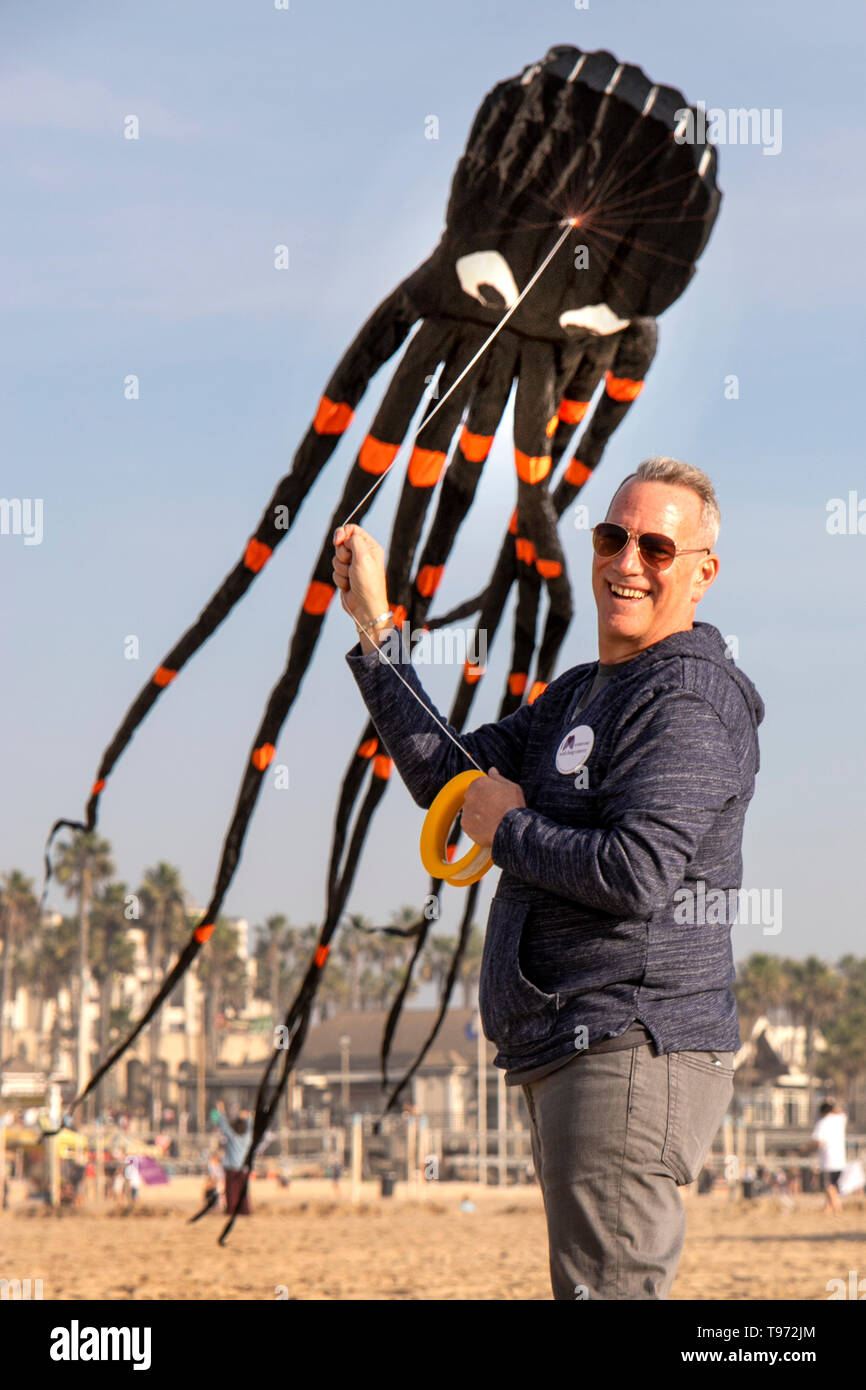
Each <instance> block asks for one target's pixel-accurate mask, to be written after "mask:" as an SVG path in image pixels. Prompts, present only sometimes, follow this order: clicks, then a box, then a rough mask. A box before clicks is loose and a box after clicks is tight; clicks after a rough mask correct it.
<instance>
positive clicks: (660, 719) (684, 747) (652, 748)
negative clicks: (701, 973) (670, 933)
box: [493, 691, 742, 918]
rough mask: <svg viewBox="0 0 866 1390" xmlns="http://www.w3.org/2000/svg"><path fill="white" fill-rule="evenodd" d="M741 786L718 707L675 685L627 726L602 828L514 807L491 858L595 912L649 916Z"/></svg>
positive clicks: (610, 775)
mask: <svg viewBox="0 0 866 1390" xmlns="http://www.w3.org/2000/svg"><path fill="white" fill-rule="evenodd" d="M589 775H590V778H591V777H592V772H591V770H590V773H589ZM741 785H742V779H741V775H740V770H739V767H738V765H737V762H736V759H735V757H734V753H733V750H732V748H731V745H730V740H729V739H728V735H727V731H726V730H725V727H724V725H723V724H722V722H721V720H720V719H719V716H718V715H717V714H716V712H715V710H714V709H713V708H712V706H711V705H710V704H709V703H708V702H707V701H706V700H704V699H703V698H702V697H701V696H699V695H695V694H693V693H691V692H687V691H673V692H671V693H669V694H666V695H663V696H660V697H659V698H658V699H656V700H654V701H653V702H651V703H650V704H648V705H646V706H644V707H643V709H641V710H640V711H639V712H638V713H637V714H636V715H634V716H633V717H632V718H631V719H630V720H628V722H627V723H626V725H625V727H624V728H623V729H622V730H621V732H620V736H619V738H618V740H617V743H616V745H615V747H614V750H613V754H612V757H611V760H610V766H609V771H608V772H607V775H606V776H605V778H604V781H603V782H602V783H601V785H600V786H599V788H598V800H597V806H598V818H599V822H600V828H599V829H582V830H573V829H570V828H569V827H567V826H563V825H560V824H558V823H557V822H555V821H552V820H550V819H548V818H547V817H546V816H542V815H540V814H539V813H538V812H536V811H532V810H529V809H528V808H523V807H517V808H515V809H513V810H510V811H506V813H505V815H504V816H503V818H502V820H501V821H500V823H499V826H498V827H497V830H496V835H495V837H494V840H493V862H494V864H497V865H498V866H499V867H500V868H503V869H506V870H507V871H508V872H509V873H511V874H514V875H516V877H517V878H521V879H524V880H525V881H526V882H527V883H533V884H536V885H537V886H538V887H541V888H546V889H548V890H549V891H551V892H554V893H560V894H562V895H563V896H565V897H570V898H574V899H575V900H576V901H577V902H579V903H582V904H584V905H585V906H587V907H591V908H595V909H597V910H598V911H601V912H608V913H611V914H613V915H615V916H617V917H619V918H626V917H637V918H641V917H649V916H651V915H652V913H653V912H654V911H656V910H657V909H658V908H659V907H662V906H664V905H665V903H668V902H670V901H671V899H672V897H673V894H674V892H675V890H676V889H677V887H678V886H679V885H680V884H681V883H682V881H683V878H684V877H685V873H686V868H687V866H688V864H689V863H690V861H691V860H692V859H693V858H694V856H695V854H696V852H697V849H698V847H699V845H700V843H701V841H702V840H703V838H704V836H705V835H706V834H707V832H708V831H709V830H710V828H711V826H712V824H713V822H714V820H715V819H716V817H717V816H718V814H719V812H720V811H721V810H722V809H723V807H724V806H726V805H727V804H728V803H729V802H730V801H732V800H733V799H735V798H736V797H737V796H738V794H739V793H740V790H741Z"/></svg>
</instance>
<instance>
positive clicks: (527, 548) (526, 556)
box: [514, 536, 535, 565]
mask: <svg viewBox="0 0 866 1390" xmlns="http://www.w3.org/2000/svg"><path fill="white" fill-rule="evenodd" d="M514 553H515V555H516V556H517V558H518V560H522V561H523V563H524V564H525V565H534V564H535V546H534V545H533V544H532V541H528V540H527V539H526V537H525V536H518V537H517V540H516V541H515V542H514Z"/></svg>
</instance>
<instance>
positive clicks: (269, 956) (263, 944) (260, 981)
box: [256, 912, 294, 1024]
mask: <svg viewBox="0 0 866 1390" xmlns="http://www.w3.org/2000/svg"><path fill="white" fill-rule="evenodd" d="M259 930H260V935H259V941H258V943H257V946H256V958H257V960H258V961H259V964H260V965H261V966H263V967H264V969H262V970H260V971H259V974H258V975H257V977H256V993H257V994H258V995H259V997H260V998H265V997H267V998H268V999H269V1000H270V1005H271V1014H272V1016H273V1022H274V1024H276V1023H277V1021H278V1019H279V1017H280V985H281V983H282V975H283V971H284V969H285V964H286V955H287V953H288V952H289V951H290V950H291V946H292V938H293V931H294V929H293V928H292V927H291V926H290V925H289V919H288V917H286V916H285V914H284V913H282V912H278V913H274V914H273V915H272V916H271V917H266V918H265V923H264V926H263V927H262V928H260V929H259ZM265 991H267V994H265Z"/></svg>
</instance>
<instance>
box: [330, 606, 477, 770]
mask: <svg viewBox="0 0 866 1390" xmlns="http://www.w3.org/2000/svg"><path fill="white" fill-rule="evenodd" d="M346 611H347V612H348V609H347V610H346ZM349 617H350V618H351V619H352V622H353V623H354V624H355V627H356V628H357V629H358V631H359V632H366V634H367V636H368V637H369V639H370V641H371V642H373V641H374V638H373V635H372V633H371V632H370V629H369V628H368V627H365V626H364V624H363V623H359V622H358V619H357V618H356V617H355V615H354V613H349ZM394 631H395V632H396V631H397V629H396V628H395V629H394ZM374 645H376V646H377V650H378V653H379V660H380V661H385V662H387V664H388V665H389V666H390V667H391V670H392V671H393V672H394V675H395V676H396V677H397V679H398V681H402V683H403V685H405V687H406V689H407V690H408V691H409V694H410V695H411V696H412V699H413V700H417V701H418V704H419V705H420V706H421V708H422V709H423V710H426V711H427V713H428V714H429V716H430V718H431V719H432V720H433V723H434V724H438V726H439V728H440V729H441V730H442V732H443V734H444V735H445V737H446V738H450V740H451V742H452V743H453V744H454V746H455V747H456V748H459V749H460V752H461V753H462V754H463V756H464V758H468V759H469V761H470V762H471V764H472V766H473V767H477V768H478V771H479V772H481V773H483V772H484V769H483V767H478V763H477V762H476V761H475V759H474V758H473V756H472V754H471V753H468V752H467V751H466V749H465V748H464V747H463V744H462V743H461V742H460V740H459V739H457V738H455V737H454V735H453V734H452V733H451V730H450V729H448V728H446V726H445V725H444V724H443V723H442V721H441V719H437V718H436V715H435V714H434V713H433V711H432V709H430V707H429V705H426V704H425V703H424V701H423V700H422V699H421V696H420V695H419V694H418V692H417V690H413V689H412V687H411V685H410V684H409V682H408V681H407V680H406V679H405V677H403V676H401V675H400V672H399V671H398V670H397V667H396V666H395V665H394V663H393V661H392V660H391V658H390V657H389V656H386V655H385V653H384V652H383V650H382V648H381V647H379V646H378V644H375V643H374Z"/></svg>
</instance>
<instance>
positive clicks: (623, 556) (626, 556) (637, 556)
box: [615, 536, 643, 569]
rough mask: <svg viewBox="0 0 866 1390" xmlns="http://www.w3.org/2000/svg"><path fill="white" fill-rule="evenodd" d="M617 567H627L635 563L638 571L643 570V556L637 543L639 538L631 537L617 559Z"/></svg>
mask: <svg viewBox="0 0 866 1390" xmlns="http://www.w3.org/2000/svg"><path fill="white" fill-rule="evenodd" d="M615 559H616V563H617V565H621V566H623V568H625V567H627V566H628V565H629V564H631V563H634V564H635V565H636V566H637V567H638V569H643V556H642V555H641V553H640V548H639V546H638V543H637V536H629V538H628V540H627V541H626V544H625V548H624V549H623V550H621V551H620V552H619V554H618V555H617V556H616V557H615Z"/></svg>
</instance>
